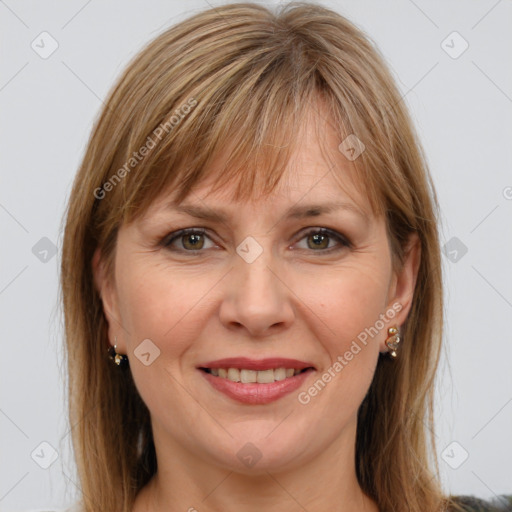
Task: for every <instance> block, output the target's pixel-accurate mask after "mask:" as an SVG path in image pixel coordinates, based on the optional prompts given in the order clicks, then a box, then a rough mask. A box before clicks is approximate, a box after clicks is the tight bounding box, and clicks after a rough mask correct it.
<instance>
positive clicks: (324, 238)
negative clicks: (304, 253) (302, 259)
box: [301, 228, 351, 252]
mask: <svg viewBox="0 0 512 512" xmlns="http://www.w3.org/2000/svg"><path fill="white" fill-rule="evenodd" d="M302 240H306V245H307V247H306V249H311V250H313V251H319V252H332V251H339V250H341V249H343V248H344V247H350V245H351V244H350V242H349V241H348V240H347V239H346V238H345V237H343V236H342V235H340V234H339V233H337V232H335V231H332V230H330V229H326V228H314V229H311V230H309V231H307V232H306V233H305V234H304V236H303V237H302V238H301V241H302ZM333 240H334V241H336V242H337V243H338V246H336V245H334V247H333V246H330V242H332V241H333Z"/></svg>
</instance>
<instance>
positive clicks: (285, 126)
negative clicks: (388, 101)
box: [102, 18, 383, 223]
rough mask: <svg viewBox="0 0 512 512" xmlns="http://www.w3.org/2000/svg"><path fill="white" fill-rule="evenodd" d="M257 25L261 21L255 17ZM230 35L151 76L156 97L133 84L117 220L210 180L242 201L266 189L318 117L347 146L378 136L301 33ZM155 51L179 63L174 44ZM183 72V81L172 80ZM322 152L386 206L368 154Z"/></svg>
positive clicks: (115, 197)
mask: <svg viewBox="0 0 512 512" xmlns="http://www.w3.org/2000/svg"><path fill="white" fill-rule="evenodd" d="M251 23H252V24H255V23H257V22H255V21H254V18H253V19H252V21H251ZM224 30H227V29H226V28H224ZM227 32H228V33H227V34H226V35H225V37H223V39H222V46H223V48H222V51H217V52H215V54H214V55H212V57H211V58H210V59H209V60H206V59H199V62H198V61H197V59H196V60H195V61H194V60H193V57H194V56H196V57H197V55H196V54H197V52H198V51H200V52H201V53H202V54H203V55H204V52H205V50H204V49H203V50H198V49H194V48H193V47H192V48H189V50H188V53H185V55H181V56H180V59H179V60H178V61H176V62H175V63H174V65H173V66H170V67H169V64H168V63H167V67H168V69H167V71H166V73H165V75H167V77H166V76H164V77H162V78H161V79H160V80H158V81H152V83H151V86H152V89H151V94H150V95H149V91H144V90H142V91H134V93H133V94H137V93H138V94H140V95H141V96H142V99H141V101H139V102H137V103H136V104H135V106H134V108H133V111H132V112H131V113H130V116H129V117H130V118H131V119H132V123H131V130H127V132H126V133H125V135H124V138H123V141H124V143H122V144H119V146H118V148H122V150H120V151H119V152H118V154H117V155H116V158H115V159H114V163H113V164H112V165H111V166H110V169H109V175H110V178H109V180H110V181H112V178H116V177H117V176H116V175H118V174H120V170H121V169H123V168H124V169H125V170H126V172H121V174H123V178H122V179H119V180H116V181H117V182H116V183H115V184H114V186H113V187H112V192H111V197H110V201H111V202H112V203H111V209H110V211H111V215H112V212H116V216H118V217H117V218H118V219H121V218H122V220H123V222H125V223H130V222H132V221H134V220H135V219H137V218H139V217H141V216H143V215H144V213H145V212H146V211H147V209H148V208H149V206H150V205H151V204H152V203H153V202H154V201H155V199H157V198H158V197H159V196H160V195H162V194H168V193H171V192H172V194H173V195H174V196H175V197H176V202H177V203H179V202H181V201H183V200H184V199H185V198H186V197H187V196H188V194H189V193H190V192H191V190H192V189H193V188H194V187H196V186H197V185H199V184H200V183H201V182H203V181H204V180H207V179H209V178H213V180H212V182H213V183H214V185H213V191H215V190H218V189H223V188H226V187H228V186H229V188H230V189H232V190H233V196H232V198H233V200H234V201H239V200H246V199H256V198H258V197H260V196H265V195H267V194H269V193H271V192H272V191H274V189H275V188H276V186H277V185H278V184H279V183H280V181H281V178H282V176H283V174H284V173H285V171H286V169H287V168H288V166H289V165H290V161H291V159H292V157H293V155H294V153H295V151H296V150H297V148H298V145H299V144H300V142H301V140H302V138H303V135H304V130H305V129H306V128H307V127H308V126H310V124H311V122H315V119H314V117H315V116H316V118H317V119H316V121H319V122H315V125H316V126H317V127H318V126H320V125H322V129H329V130H332V131H333V132H334V133H335V136H336V138H337V139H338V141H339V143H341V142H342V141H343V140H344V138H345V137H346V136H347V135H349V134H351V133H354V132H356V131H357V133H358V136H359V138H362V139H365V142H367V141H368V139H369V138H370V133H369V132H368V130H367V128H366V127H365V125H364V123H363V122H361V120H360V119H358V118H359V117H360V116H356V115H355V114H351V113H350V109H351V108H352V109H353V107H352V106H351V104H350V99H349V98H345V101H344V102H343V104H341V102H340V95H339V94H336V92H334V91H333V90H332V89H331V88H330V87H329V86H328V81H329V77H328V76H327V77H326V76H325V73H322V69H321V66H319V65H318V61H319V59H318V58H315V56H314V53H312V52H311V48H308V47H307V45H305V43H304V41H302V40H301V38H300V37H299V36H297V35H294V36H293V37H292V36H291V35H286V34H284V32H281V33H280V32H279V31H276V32H273V31H272V30H269V25H268V24H262V25H261V27H258V37H256V36H253V37H252V38H249V39H248V40H245V39H244V38H243V37H242V36H241V35H240V34H237V37H238V39H237V40H236V44H235V42H234V41H231V39H230V37H231V35H230V34H229V30H227ZM265 32H266V33H267V34H265ZM264 36H266V37H264ZM240 37H242V39H240ZM241 47H242V48H241ZM149 50H151V48H150V49H149ZM153 50H154V51H155V52H156V54H155V56H154V59H153V60H154V62H155V64H154V66H155V68H156V67H157V66H158V65H162V64H161V62H160V63H159V61H160V60H161V59H165V60H166V61H169V60H172V59H171V58H170V55H169V53H170V52H169V49H164V48H155V49H153ZM164 50H165V52H164ZM163 53H165V55H162V54H163ZM182 68H183V69H182ZM184 70H186V73H185V75H184V76H186V79H183V81H182V82H183V83H182V82H180V81H179V80H178V81H177V80H173V79H172V78H171V77H174V76H176V75H179V74H180V73H184ZM185 91H186V92H185ZM342 99H343V98H342ZM311 113H312V114H313V117H312V116H311V115H310V114H311ZM366 118H368V116H366ZM363 119H364V117H363ZM366 134H368V135H366ZM316 136H317V140H318V141H319V144H320V145H321V146H322V145H323V140H324V139H325V134H324V133H320V130H318V129H317V134H316ZM143 148H146V151H144V153H145V154H144V156H143V157H140V153H142V152H143V151H142V150H143ZM221 153H223V154H225V155H227V158H226V159H225V161H223V165H222V169H221V171H219V170H217V171H216V172H215V176H213V172H214V171H213V168H212V166H211V163H212V162H213V160H214V159H216V157H217V156H218V155H219V154H221ZM322 153H323V154H324V155H325V159H326V161H327V162H328V165H329V168H330V169H332V171H333V174H334V176H338V175H339V173H337V172H336V169H337V168H339V166H344V167H345V168H346V167H349V168H350V169H351V170H353V172H352V173H351V175H352V176H353V177H354V178H355V179H353V180H352V181H353V185H355V187H356V188H357V189H358V190H359V191H360V192H361V194H362V195H363V197H366V198H367V199H368V202H369V204H370V207H371V210H372V211H373V213H376V214H377V213H380V212H382V211H383V198H382V191H381V192H380V193H379V188H381V187H379V185H378V183H377V180H376V174H375V172H372V167H375V166H374V165H373V163H372V160H371V157H370V158H369V157H368V155H367V154H365V153H367V152H365V153H362V154H361V156H360V157H359V158H357V160H355V161H349V160H347V158H346V157H345V156H344V155H343V154H342V153H341V151H339V150H338V149H337V148H330V149H329V148H326V147H325V148H323V149H322ZM127 164H128V165H127ZM132 164H133V165H132ZM116 168H117V169H118V171H117V172H115V169H116ZM128 174H129V175H128ZM339 181H340V186H341V187H342V188H343V183H342V182H341V180H339ZM102 206H103V205H102ZM112 206H114V207H113V208H112ZM111 220H113V219H111Z"/></svg>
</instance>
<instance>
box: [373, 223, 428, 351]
mask: <svg viewBox="0 0 512 512" xmlns="http://www.w3.org/2000/svg"><path fill="white" fill-rule="evenodd" d="M420 261H421V242H420V239H419V237H418V234H417V233H411V235H410V236H409V240H408V242H407V246H406V247H405V250H404V261H403V264H402V266H401V268H400V269H398V270H395V271H394V272H393V276H392V279H391V286H390V288H389V294H388V305H387V308H386V309H387V311H390V310H393V311H395V312H396V315H395V317H394V318H393V320H392V322H391V323H390V327H391V326H395V325H396V326H398V327H400V326H402V324H403V323H404V322H405V320H406V319H407V315H408V314H409V311H410V310H411V306H412V300H413V296H414V290H415V288H416V280H417V278H418V270H419V267H420ZM387 350H388V349H387V347H386V345H385V343H384V342H383V343H382V346H381V351H382V352H387Z"/></svg>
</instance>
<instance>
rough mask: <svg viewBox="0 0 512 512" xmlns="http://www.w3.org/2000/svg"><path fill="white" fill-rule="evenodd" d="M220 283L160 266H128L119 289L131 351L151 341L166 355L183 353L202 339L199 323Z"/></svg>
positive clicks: (209, 277)
mask: <svg viewBox="0 0 512 512" xmlns="http://www.w3.org/2000/svg"><path fill="white" fill-rule="evenodd" d="M217 281H218V278H216V277H215V276H212V275H210V274H206V275H204V274H203V275H199V273H191V272H187V273H184V272H180V271H179V269H176V270H172V271H171V270H169V269H168V268H164V267H163V266H162V265H158V264H157V265H148V264H146V265H144V264H143V263H137V264H133V263H132V264H131V265H130V267H126V271H125V272H124V273H123V279H122V282H121V285H120V286H119V290H120V296H121V297H122V300H121V314H122V318H123V323H125V324H126V326H127V331H128V334H127V336H128V340H127V342H128V345H129V349H130V350H131V351H133V350H134V349H135V348H136V346H137V345H138V344H139V343H140V342H141V341H142V340H144V339H146V338H149V339H151V340H152V341H154V343H155V344H156V345H157V346H159V347H160V348H162V349H163V348H164V347H165V351H166V353H169V352H170V353H171V354H172V355H179V354H181V353H182V352H183V351H184V350H185V349H186V348H187V345H188V344H189V343H190V340H191V339H193V338H194V337H198V336H199V333H200V331H201V325H202V322H201V321H197V320H198V318H200V317H201V314H202V313H201V312H202V310H204V308H206V307H208V292H209V291H210V290H211V288H212V287H213V286H214V285H215V283H216V282H217ZM170 342H172V343H170Z"/></svg>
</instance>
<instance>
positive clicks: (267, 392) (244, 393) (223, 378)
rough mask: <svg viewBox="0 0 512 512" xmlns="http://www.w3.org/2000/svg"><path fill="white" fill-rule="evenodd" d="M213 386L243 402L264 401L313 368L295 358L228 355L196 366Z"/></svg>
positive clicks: (296, 382) (274, 397)
mask: <svg viewBox="0 0 512 512" xmlns="http://www.w3.org/2000/svg"><path fill="white" fill-rule="evenodd" d="M197 369H198V370H199V371H200V372H201V373H202V375H203V376H204V378H205V379H206V381H207V382H208V383H209V384H210V385H211V387H213V389H214V390H216V391H220V392H221V393H223V394H224V395H227V396H228V397H230V398H232V399H234V400H236V401H238V402H242V403H245V404H252V405H256V404H260V405H262V404H267V403H270V402H273V401H275V400H278V399H279V398H281V397H283V396H285V395H287V394H289V393H291V392H292V391H294V390H296V389H297V388H298V387H300V386H301V385H302V384H303V383H304V381H305V380H306V379H307V378H308V377H309V375H311V374H312V373H314V372H315V371H316V369H315V367H314V366H313V365H312V364H311V363H306V362H304V361H298V360H296V359H282V358H278V359H264V360H254V359H248V358H229V359H222V360H217V361H212V362H209V363H205V364H202V365H200V366H198V367H197Z"/></svg>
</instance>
